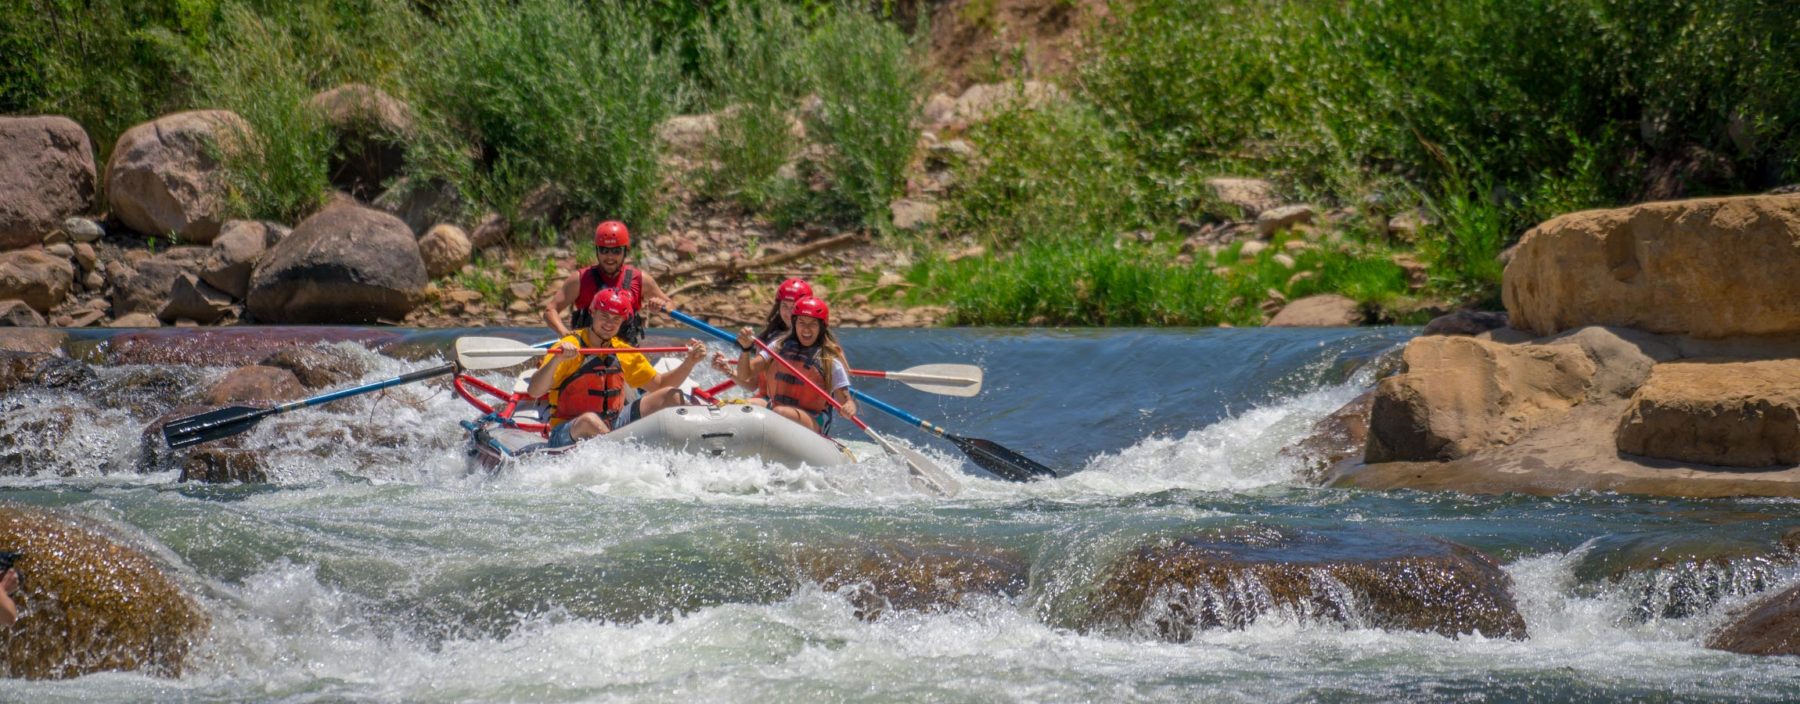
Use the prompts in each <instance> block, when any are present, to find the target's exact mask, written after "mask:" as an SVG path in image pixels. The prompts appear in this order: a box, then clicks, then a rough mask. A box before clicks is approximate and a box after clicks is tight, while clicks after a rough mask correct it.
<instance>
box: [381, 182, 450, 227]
mask: <svg viewBox="0 0 1800 704" xmlns="http://www.w3.org/2000/svg"><path fill="white" fill-rule="evenodd" d="M374 206H375V207H377V208H380V209H382V210H385V211H387V212H389V213H392V214H393V215H394V216H395V217H398V218H400V219H401V220H404V221H406V226H407V227H410V228H412V231H413V233H414V234H419V235H423V234H425V231H426V230H427V229H429V228H431V227H432V226H433V225H437V224H439V223H461V222H463V208H464V207H465V203H464V202H463V198H462V195H461V194H460V193H458V192H457V190H456V187H455V186H452V185H450V184H449V183H446V182H443V181H427V182H424V183H419V182H416V181H414V180H412V179H410V178H405V177H402V178H399V179H396V180H395V181H394V185H392V186H389V187H388V189H387V190H386V191H382V193H381V195H379V196H376V198H375V201H374Z"/></svg>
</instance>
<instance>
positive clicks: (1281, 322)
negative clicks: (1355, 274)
mask: <svg viewBox="0 0 1800 704" xmlns="http://www.w3.org/2000/svg"><path fill="white" fill-rule="evenodd" d="M1276 256H1282V255H1279V254H1278V255H1276ZM1367 318H1368V316H1367V315H1365V314H1364V312H1363V307H1362V304H1361V303H1357V302H1356V300H1355V299H1352V298H1347V297H1344V296H1340V295H1338V294H1335V293H1324V294H1319V295H1317V296H1307V297H1305V298H1302V299H1300V300H1297V301H1294V302H1292V303H1289V304H1287V305H1285V306H1282V307H1281V312H1279V313H1276V314H1275V318H1274V319H1273V320H1270V321H1269V327H1273V328H1333V327H1353V326H1357V325H1361V324H1362V323H1363V322H1364V321H1365V320H1366V319H1367Z"/></svg>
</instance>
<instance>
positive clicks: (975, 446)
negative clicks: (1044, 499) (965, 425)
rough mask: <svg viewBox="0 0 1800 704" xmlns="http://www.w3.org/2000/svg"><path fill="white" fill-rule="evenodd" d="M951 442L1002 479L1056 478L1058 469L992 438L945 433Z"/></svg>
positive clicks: (1026, 480)
mask: <svg viewBox="0 0 1800 704" xmlns="http://www.w3.org/2000/svg"><path fill="white" fill-rule="evenodd" d="M944 437H945V438H948V439H949V440H950V442H953V443H956V446H957V447H958V448H959V449H961V450H962V451H963V454H966V455H968V456H969V459H971V460H974V461H975V464H976V465H977V466H979V467H981V468H982V469H985V470H987V471H989V472H993V473H994V474H996V475H999V477H1000V478H1001V479H1005V480H1007V481H1012V482H1028V481H1031V480H1034V479H1055V478H1056V470H1053V469H1051V468H1049V467H1045V466H1044V465H1043V464H1041V463H1039V462H1038V461H1037V460H1034V459H1031V458H1030V457H1026V456H1024V455H1021V454H1019V453H1017V452H1013V451H1012V450H1010V449H1007V448H1006V446H1004V445H1001V444H1000V443H997V442H994V441H992V440H983V439H981V438H965V437H963V436H961V435H945V436H944Z"/></svg>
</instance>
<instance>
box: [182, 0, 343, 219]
mask: <svg viewBox="0 0 1800 704" xmlns="http://www.w3.org/2000/svg"><path fill="white" fill-rule="evenodd" d="M222 27H223V29H224V30H225V31H224V32H222V35H223V36H224V37H225V40H224V43H223V47H222V50H221V51H217V52H214V53H212V54H210V55H209V56H208V57H207V59H206V60H205V61H204V62H202V63H201V65H200V67H199V71H198V73H199V83H200V86H201V93H202V95H203V96H204V97H205V98H206V102H207V103H208V104H212V105H217V106H219V107H222V108H227V109H230V110H232V111H234V112H236V113H237V114H238V116H240V117H242V118H244V120H245V122H246V129H245V130H243V132H242V133H240V134H228V135H220V138H221V142H222V143H221V145H219V146H221V147H222V149H221V151H222V152H223V154H222V157H223V158H224V164H225V172H224V177H225V180H226V185H227V188H228V195H229V205H228V207H229V210H230V211H232V214H233V215H237V216H241V217H251V218H267V219H272V220H277V221H281V222H295V221H298V220H299V219H300V218H303V217H305V216H307V215H309V214H311V213H312V212H313V210H315V209H317V207H318V206H319V204H320V203H322V202H323V201H324V198H325V193H326V191H327V190H328V189H330V188H331V181H330V177H329V160H330V157H331V150H332V147H333V146H334V144H335V141H334V139H333V137H332V134H331V132H330V130H329V129H328V128H327V127H326V125H325V123H324V120H323V119H322V117H321V116H320V115H319V114H318V113H317V112H316V111H314V110H311V109H309V108H308V107H307V105H306V101H307V99H308V98H310V97H311V96H312V94H313V92H314V91H313V89H312V87H311V86H310V85H308V84H307V81H306V71H305V64H304V63H303V58H302V57H303V53H302V52H301V51H299V49H298V47H297V46H296V43H297V42H296V40H295V39H294V37H293V36H292V35H290V34H289V33H288V31H287V29H286V28H285V27H283V26H281V25H278V24H275V23H273V22H270V21H268V20H265V19H263V18H262V17H259V16H257V15H256V14H255V13H252V12H250V11H249V10H247V9H244V8H242V7H232V8H230V9H228V10H227V11H226V14H225V18H224V22H223V25H222Z"/></svg>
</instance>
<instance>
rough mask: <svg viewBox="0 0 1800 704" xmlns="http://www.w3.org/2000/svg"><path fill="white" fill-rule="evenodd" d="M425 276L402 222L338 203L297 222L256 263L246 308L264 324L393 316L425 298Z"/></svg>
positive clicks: (399, 315) (402, 315) (364, 321)
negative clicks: (291, 229)
mask: <svg viewBox="0 0 1800 704" xmlns="http://www.w3.org/2000/svg"><path fill="white" fill-rule="evenodd" d="M428 281H429V279H428V278H427V277H426V276H425V261H424V260H423V259H422V258H421V257H420V256H419V243H418V241H417V240H415V239H414V238H413V234H412V230H411V229H410V228H408V227H407V226H406V223H404V222H402V221H401V220H400V219H399V218H396V217H394V216H393V215H389V214H387V213H384V212H381V211H379V210H374V209H371V208H365V207H361V206H356V205H338V206H335V207H329V208H326V209H325V210H324V211H321V212H320V213H318V214H317V215H314V216H312V217H310V218H307V219H306V220H305V221H303V222H301V223H300V224H299V225H298V226H296V227H295V228H294V232H293V234H290V235H288V236H287V237H286V238H284V239H282V240H281V242H279V243H277V244H276V245H275V246H274V247H272V248H270V249H269V251H268V253H267V254H265V255H264V256H263V258H262V260H261V261H259V262H257V265H256V269H255V271H254V273H252V274H251V280H250V293H249V295H248V298H247V311H248V313H249V314H250V315H252V316H254V317H255V318H256V320H257V321H258V322H260V323H265V324H267V323H298V324H332V323H355V324H368V323H379V322H383V321H388V322H396V321H400V320H404V319H405V318H406V314H407V313H410V312H412V310H413V308H415V307H416V306H418V304H419V303H420V302H422V301H423V300H424V292H425V284H426V283H427V282H428Z"/></svg>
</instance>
